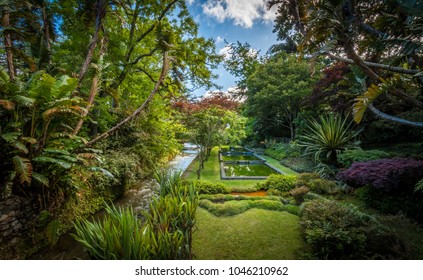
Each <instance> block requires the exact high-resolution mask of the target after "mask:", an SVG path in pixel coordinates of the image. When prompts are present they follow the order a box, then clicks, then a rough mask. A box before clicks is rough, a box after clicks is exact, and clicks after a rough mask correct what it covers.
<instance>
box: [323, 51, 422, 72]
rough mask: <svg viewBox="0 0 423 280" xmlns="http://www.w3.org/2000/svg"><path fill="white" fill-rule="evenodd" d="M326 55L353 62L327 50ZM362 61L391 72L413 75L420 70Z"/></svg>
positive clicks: (349, 62)
mask: <svg viewBox="0 0 423 280" xmlns="http://www.w3.org/2000/svg"><path fill="white" fill-rule="evenodd" d="M326 55H327V56H329V57H330V58H332V59H335V60H339V61H342V62H345V63H348V64H355V62H354V60H352V59H348V58H343V57H340V56H336V55H333V54H331V53H328V52H327V53H326ZM363 63H364V64H365V65H367V66H369V67H373V68H377V69H382V70H387V71H392V72H396V73H401V74H408V75H415V74H417V73H419V72H421V71H420V70H415V69H406V68H401V67H396V66H391V65H386V64H380V63H375V62H368V61H363Z"/></svg>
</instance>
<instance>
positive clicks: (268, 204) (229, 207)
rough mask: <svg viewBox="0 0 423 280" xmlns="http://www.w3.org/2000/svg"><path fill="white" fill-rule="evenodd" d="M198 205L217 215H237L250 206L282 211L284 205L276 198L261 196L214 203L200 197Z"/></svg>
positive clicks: (250, 207)
mask: <svg viewBox="0 0 423 280" xmlns="http://www.w3.org/2000/svg"><path fill="white" fill-rule="evenodd" d="M199 206H200V207H202V208H204V209H207V210H208V211H209V212H210V213H212V214H213V215H215V216H218V217H220V216H234V215H238V214H241V213H243V212H245V211H247V210H248V209H252V208H257V209H266V210H276V211H283V210H284V209H285V207H284V205H283V204H282V203H281V202H280V201H278V200H269V199H263V198H257V199H250V198H247V197H245V198H243V199H241V200H227V201H225V202H224V203H216V202H212V201H211V200H208V199H201V200H200V204H199Z"/></svg>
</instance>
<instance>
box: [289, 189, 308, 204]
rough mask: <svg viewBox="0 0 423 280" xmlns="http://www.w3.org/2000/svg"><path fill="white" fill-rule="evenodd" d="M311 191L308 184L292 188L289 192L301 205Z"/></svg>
mask: <svg viewBox="0 0 423 280" xmlns="http://www.w3.org/2000/svg"><path fill="white" fill-rule="evenodd" d="M309 191H310V189H309V188H307V187H306V186H302V187H298V188H295V189H292V190H291V191H290V192H289V193H290V194H291V195H292V197H294V199H295V202H296V203H297V204H298V205H300V204H301V203H303V201H304V196H305V195H306V194H307V193H308V192H309Z"/></svg>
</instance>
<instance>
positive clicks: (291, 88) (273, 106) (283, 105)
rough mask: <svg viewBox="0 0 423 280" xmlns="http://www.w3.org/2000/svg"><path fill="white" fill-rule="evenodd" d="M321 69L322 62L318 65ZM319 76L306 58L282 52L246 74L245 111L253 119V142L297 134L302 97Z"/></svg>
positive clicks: (292, 136)
mask: <svg viewBox="0 0 423 280" xmlns="http://www.w3.org/2000/svg"><path fill="white" fill-rule="evenodd" d="M317 68H319V65H317ZM316 80H317V77H316V76H314V75H310V67H309V64H308V62H307V61H305V60H303V61H299V60H298V59H297V57H296V56H295V55H292V54H286V53H279V54H276V55H274V56H272V57H269V58H268V59H266V60H263V62H262V63H260V64H258V65H257V66H256V67H255V71H254V72H252V73H251V74H249V75H248V76H247V83H246V84H247V86H248V91H247V95H248V98H247V101H246V104H245V113H246V115H247V116H248V117H250V118H251V129H250V130H251V132H252V135H249V137H250V138H251V139H250V140H252V141H257V142H259V141H262V140H264V139H268V138H273V137H287V138H290V139H291V140H293V139H294V137H295V130H296V124H295V122H294V121H295V119H296V116H297V114H298V113H299V112H300V109H301V102H302V100H303V98H305V97H306V96H308V95H310V94H311V92H312V86H313V84H314V83H315V81H316Z"/></svg>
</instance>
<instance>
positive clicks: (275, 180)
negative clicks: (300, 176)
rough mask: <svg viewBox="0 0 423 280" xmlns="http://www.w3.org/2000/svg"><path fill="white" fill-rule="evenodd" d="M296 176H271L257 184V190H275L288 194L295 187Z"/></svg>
mask: <svg viewBox="0 0 423 280" xmlns="http://www.w3.org/2000/svg"><path fill="white" fill-rule="evenodd" d="M295 181H296V176H293V175H280V174H272V175H270V176H269V177H268V178H267V179H266V181H264V182H260V183H258V188H259V189H263V190H268V189H276V190H279V191H281V192H289V191H290V190H292V189H293V188H294V187H295Z"/></svg>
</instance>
